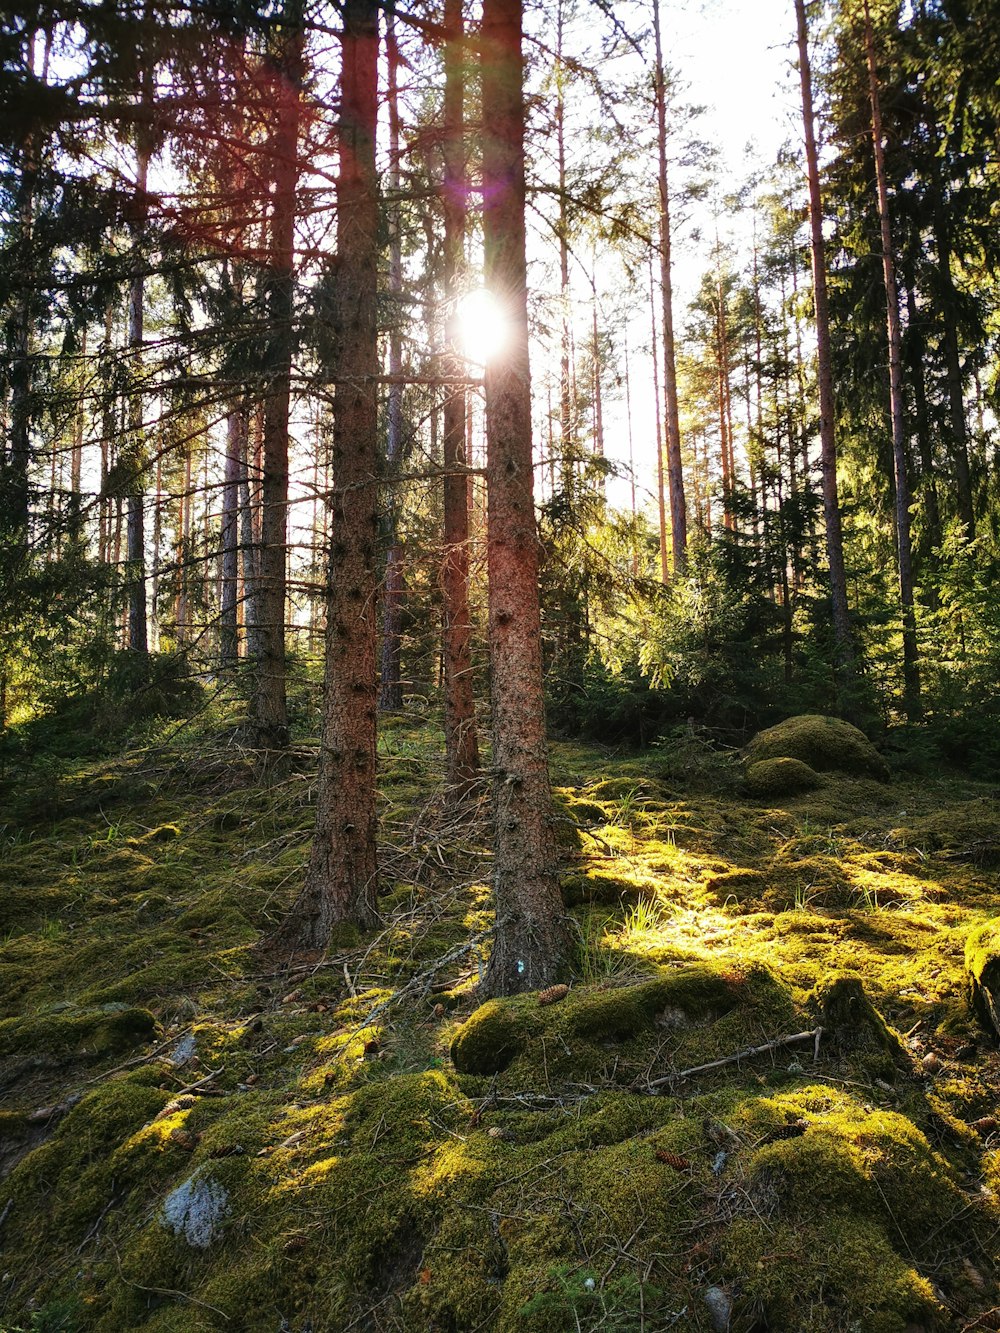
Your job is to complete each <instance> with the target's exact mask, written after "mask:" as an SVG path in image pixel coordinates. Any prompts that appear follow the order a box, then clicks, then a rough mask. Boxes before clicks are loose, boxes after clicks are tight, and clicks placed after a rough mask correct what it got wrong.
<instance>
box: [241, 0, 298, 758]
mask: <svg viewBox="0 0 1000 1333" xmlns="http://www.w3.org/2000/svg"><path fill="white" fill-rule="evenodd" d="M291 8H292V6H291V5H289V6H287V7H286V15H285V21H286V22H287V23H288V31H287V33H286V35H285V38H284V50H283V52H282V55H281V57H280V59H279V60H278V61H277V62H276V68H275V71H274V72H275V80H274V86H275V101H276V110H275V116H276V120H275V125H274V132H273V134H272V136H271V144H270V154H271V177H272V181H273V187H274V193H273V201H272V205H271V210H272V211H271V235H270V254H269V263H268V268H267V272H266V274H265V287H266V292H267V315H268V322H269V329H268V335H269V336H268V370H269V373H270V380H269V383H268V384H267V387H266V390H265V396H264V432H263V469H262V470H263V476H262V486H261V532H260V551H259V553H258V580H257V612H258V615H259V622H258V635H259V648H260V655H259V657H258V658H257V662H256V668H257V670H256V680H255V687H254V699H253V709H252V712H253V726H254V733H255V737H254V738H255V741H256V743H257V744H258V745H259V746H260V747H261V748H262V749H265V750H281V749H284V747H285V746H286V745H287V744H288V708H287V703H286V681H285V614H286V608H285V604H286V579H287V569H286V564H287V555H288V418H289V407H290V400H291V386H292V354H293V350H294V345H295V334H294V290H295V288H294V266H295V215H296V201H295V191H296V186H297V184H298V176H299V156H298V147H299V143H298V141H299V115H300V109H301V100H302V79H303V38H302V30H301V21H300V20H299V18H298V17H297V16H293V15H289V13H288V10H290V9H291Z"/></svg>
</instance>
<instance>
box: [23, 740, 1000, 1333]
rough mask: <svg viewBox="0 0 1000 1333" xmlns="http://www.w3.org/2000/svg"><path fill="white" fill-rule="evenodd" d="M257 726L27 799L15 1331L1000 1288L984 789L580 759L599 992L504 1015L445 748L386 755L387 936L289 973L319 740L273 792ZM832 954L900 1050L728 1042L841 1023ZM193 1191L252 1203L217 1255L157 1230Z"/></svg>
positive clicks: (585, 881) (417, 1327)
mask: <svg viewBox="0 0 1000 1333" xmlns="http://www.w3.org/2000/svg"><path fill="white" fill-rule="evenodd" d="M231 736H232V730H231V725H230V720H229V719H228V718H227V717H222V718H220V717H219V716H215V717H212V716H206V717H205V718H204V719H203V720H202V722H201V723H200V724H199V726H198V727H191V728H188V729H181V730H180V731H176V732H175V734H174V735H173V737H172V739H170V740H169V741H164V740H163V738H162V737H157V736H156V734H155V733H150V735H149V737H148V740H147V745H146V747H145V748H144V749H139V750H136V751H132V752H130V753H129V754H128V755H127V756H124V757H121V758H114V757H109V756H104V757H100V758H97V759H83V760H80V761H79V762H75V763H71V762H69V761H61V762H60V765H59V771H58V775H57V776H56V777H53V775H52V770H51V768H50V769H48V770H46V772H45V773H44V774H43V773H42V772H41V770H35V769H32V768H31V767H30V766H29V767H26V768H25V769H23V770H22V772H21V773H19V774H18V775H17V778H16V780H17V784H18V785H17V791H16V793H8V795H11V796H12V799H13V801H14V804H15V805H16V808H17V810H18V811H19V817H18V818H16V819H15V822H13V823H8V825H7V827H6V828H5V829H4V831H3V836H2V842H0V847H2V860H0V881H2V883H0V996H2V1001H3V1024H2V1026H3V1034H2V1035H3V1046H2V1050H3V1055H2V1057H0V1082H2V1086H3V1088H4V1099H5V1110H4V1111H3V1112H0V1131H2V1132H0V1139H2V1140H3V1142H4V1145H5V1146H4V1149H3V1155H2V1158H0V1167H2V1169H3V1171H4V1172H5V1177H4V1179H3V1180H2V1181H0V1213H3V1214H4V1216H5V1218H6V1222H5V1232H4V1240H5V1245H6V1253H5V1259H4V1270H5V1272H7V1273H8V1274H9V1278H8V1279H7V1280H6V1281H5V1282H4V1284H3V1285H2V1287H0V1328H2V1329H5V1330H6V1329H9V1330H14V1329H25V1330H27V1329H30V1328H36V1329H53V1330H54V1329H62V1330H64V1333H90V1330H94V1331H95V1333H119V1330H122V1329H126V1328H127V1329H142V1330H146V1331H147V1333H195V1331H196V1330H202V1329H217V1328H218V1329H221V1328H230V1329H231V1328H234V1327H239V1328H241V1329H246V1330H248V1333H255V1331H256V1330H258V1329H259V1330H261V1333H264V1331H265V1330H266V1331H267V1333H272V1330H273V1329H275V1328H278V1327H281V1326H285V1327H287V1328H290V1329H296V1330H300V1329H302V1328H305V1327H307V1326H311V1327H312V1329H313V1330H314V1333H336V1331H339V1330H342V1329H345V1328H347V1327H351V1326H354V1327H358V1328H361V1327H367V1328H370V1329H373V1330H376V1333H378V1331H380V1330H384V1331H385V1333H406V1331H408V1330H413V1331H414V1333H418V1331H419V1333H423V1330H426V1329H428V1328H432V1327H436V1328H440V1329H452V1330H464V1329H470V1330H471V1329H474V1328H479V1329H483V1330H487V1329H490V1330H496V1331H497V1333H508V1331H509V1333H514V1331H515V1330H516V1333H525V1331H526V1333H562V1330H564V1329H567V1328H571V1329H572V1328H581V1329H585V1328H591V1329H598V1328H600V1329H612V1330H619V1333H627V1331H631V1330H636V1333H638V1331H639V1330H641V1329H643V1328H646V1329H650V1328H668V1327H672V1326H676V1327H686V1328H692V1329H695V1330H701V1329H706V1330H707V1329H709V1328H711V1327H712V1320H713V1315H712V1309H711V1300H710V1298H709V1293H711V1292H713V1291H718V1292H721V1293H722V1296H721V1297H719V1298H718V1299H723V1297H724V1299H725V1300H726V1301H728V1302H730V1304H731V1305H732V1321H731V1326H732V1329H733V1330H734V1333H739V1330H744V1333H746V1331H748V1330H749V1329H751V1328H752V1327H754V1326H755V1325H756V1326H758V1327H760V1326H767V1327H768V1328H771V1329H774V1330H790V1331H794V1330H803V1331H804V1330H806V1329H808V1330H814V1329H815V1330H818V1331H819V1333H835V1331H840V1330H843V1331H844V1333H846V1331H847V1330H849V1329H853V1328H859V1329H864V1330H869V1329H870V1330H873V1331H874V1333H903V1330H905V1329H906V1328H907V1327H911V1328H912V1327H919V1328H924V1329H946V1328H952V1327H954V1328H960V1327H963V1326H969V1327H972V1326H975V1321H976V1320H978V1319H979V1318H980V1317H981V1316H984V1315H985V1314H986V1312H987V1311H989V1310H992V1309H994V1308H996V1307H997V1306H1000V1288H998V1286H997V1277H998V1264H997V1254H996V1245H995V1239H994V1237H995V1235H996V1234H997V1228H998V1226H1000V1214H998V1211H997V1206H996V1203H995V1192H996V1190H997V1189H998V1188H1000V1171H998V1167H997V1153H996V1151H995V1147H996V1141H995V1138H992V1137H991V1131H989V1130H988V1129H987V1130H985V1131H979V1130H976V1129H974V1128H972V1126H973V1125H974V1124H975V1123H978V1122H980V1121H982V1118H983V1117H986V1116H989V1115H992V1114H993V1113H994V1111H995V1106H996V1104H997V1101H998V1099H1000V1065H998V1060H997V1055H996V1053H995V1051H994V1049H993V1048H992V1046H991V1045H990V1044H989V1042H988V1041H986V1040H985V1039H984V1036H983V1034H982V1032H981V1030H980V1029H979V1027H978V1024H977V1022H976V1020H975V1019H974V1018H973V1016H972V1015H971V1014H970V1012H969V1010H968V1006H967V1002H966V976H965V964H964V950H965V942H966V939H967V938H968V937H969V935H970V933H972V932H973V931H975V930H976V929H978V928H980V927H981V926H983V925H984V924H986V923H988V922H989V921H990V920H991V919H992V918H993V917H994V916H996V915H997V914H998V913H1000V890H998V887H997V882H996V874H995V867H994V866H992V865H991V864H989V863H988V862H985V861H984V853H983V852H982V850H981V848H982V847H983V846H985V847H986V848H987V853H986V854H987V855H988V854H989V843H988V841H984V838H985V837H986V835H988V834H989V833H990V830H991V829H992V831H993V832H994V833H995V832H996V828H995V827H994V826H993V825H991V824H990V823H989V821H990V819H994V821H995V819H996V810H997V806H996V803H995V801H994V799H993V792H992V790H991V789H990V788H988V787H985V786H981V785H976V784H974V783H968V782H965V781H963V780H961V779H957V778H949V779H945V778H941V779H939V780H937V781H927V780H922V781H921V782H920V783H908V782H897V783H896V784H893V785H891V786H888V787H887V786H885V785H884V784H882V783H871V782H866V781H865V780H864V779H861V778H852V777H849V776H844V777H837V776H829V775H828V776H827V778H826V780H825V782H824V785H823V787H822V788H821V789H819V790H817V791H816V792H814V793H810V794H808V795H804V796H797V797H795V798H794V799H792V800H789V801H787V802H785V803H784V804H782V803H781V802H774V801H771V800H769V801H768V802H767V803H764V804H759V803H755V802H753V801H750V800H748V799H746V797H745V796H742V795H740V791H739V784H738V780H737V778H736V776H735V775H734V761H733V758H732V756H731V755H718V756H716V755H714V754H713V752H712V751H711V750H710V748H709V747H707V746H703V745H701V744H700V743H699V746H698V747H697V751H696V753H689V751H691V746H688V747H687V748H686V749H678V748H677V747H676V746H675V747H674V748H673V749H671V750H670V751H669V752H668V753H666V754H659V755H657V754H655V753H654V754H651V755H639V756H621V755H619V756H612V755H608V754H606V753H603V752H599V751H598V750H596V749H594V748H591V747H587V746H582V745H574V744H563V745H557V746H555V747H554V749H553V777H554V782H555V783H556V786H557V789H558V791H559V793H560V794H559V801H560V804H561V807H562V808H563V809H564V810H565V811H566V812H567V814H566V818H565V820H564V821H563V823H561V824H560V827H563V826H565V827H566V828H570V829H571V828H572V827H573V826H574V825H575V826H576V827H579V828H586V829H588V830H590V831H591V833H592V834H594V835H596V836H586V837H582V838H580V839H573V840H569V839H567V841H566V842H565V843H564V844H563V855H564V857H565V865H564V868H563V869H564V873H565V876H566V881H567V883H569V881H572V884H573V894H572V898H573V901H575V902H576V903H577V905H576V906H574V907H573V908H572V909H570V910H571V914H572V917H573V920H574V921H575V923H576V926H577V933H578V938H579V941H580V945H579V950H578V957H577V963H576V973H575V976H574V978H573V985H572V987H571V989H570V992H569V994H568V996H567V997H566V998H565V999H563V1000H561V1001H559V1002H557V1003H554V1004H552V1005H550V1006H547V1007H542V1006H539V1005H538V1003H537V999H536V998H535V997H533V996H527V997H522V998H519V999H517V1000H515V1001H512V1002H502V1001H501V1002H497V1003H496V1005H495V1006H493V1007H492V1008H490V1009H488V1010H485V1009H483V1008H480V1009H478V1010H477V1009H476V1003H475V999H474V995H473V989H474V985H475V981H476V979H477V976H478V975H479V971H480V968H481V966H482V963H483V960H484V957H485V950H486V949H487V948H488V940H486V939H483V938H481V936H482V933H483V932H484V931H485V930H487V929H488V927H489V925H490V923H491V916H490V902H489V892H488V888H487V885H488V883H489V873H490V866H489V859H490V858H489V850H488V843H489V829H488V822H487V819H486V811H485V809H483V810H481V811H480V812H479V815H478V817H477V818H474V819H473V820H471V821H466V822H464V823H462V824H461V825H459V824H457V823H456V822H454V821H453V820H451V819H450V817H449V816H448V815H447V814H446V813H445V811H444V810H443V808H442V805H441V803H440V800H439V793H440V791H441V782H442V763H441V755H440V747H441V738H440V732H439V730H438V729H437V728H436V727H435V726H434V725H433V724H432V723H431V722H428V721H425V720H423V719H419V718H415V717H414V718H407V717H402V718H398V719H393V720H392V724H391V726H390V727H388V728H387V729H386V731H385V732H384V733H383V738H382V740H381V742H380V756H381V762H382V779H381V783H382V785H381V792H380V795H381V803H380V818H381V838H382V875H383V888H384V896H383V899H382V903H383V912H384V923H383V927H382V928H381V929H380V930H379V931H378V932H377V933H375V934H373V935H372V936H369V937H367V938H356V937H355V938H352V937H350V936H345V937H344V938H343V939H341V940H339V941H338V942H337V944H336V947H335V948H334V949H333V950H332V951H331V953H330V954H329V955H328V956H327V957H326V958H325V959H320V960H311V961H310V963H309V965H308V966H302V967H301V968H299V969H298V970H293V971H287V970H282V969H281V968H279V967H277V966H276V965H275V964H274V962H273V961H270V960H269V959H268V955H267V954H266V953H261V952H260V951H259V949H258V945H259V944H260V942H261V940H262V939H263V938H264V937H266V935H267V934H268V932H270V930H271V929H272V928H273V927H274V926H275V925H276V924H277V923H278V922H279V921H280V920H281V917H282V914H283V912H284V911H285V910H286V909H287V907H288V905H289V904H290V902H291V901H292V900H293V899H294V896H295V893H296V891H297V889H298V886H299V883H300V881H301V876H302V873H303V869H304V865H305V861H306V857H307V854H308V845H309V837H310V830H311V823H312V817H313V811H312V801H313V799H314V782H313V773H314V765H315V753H316V752H315V745H314V743H313V742H312V741H311V740H309V738H305V739H304V740H303V741H302V742H301V743H300V744H299V745H298V746H297V748H296V750H295V752H294V754H293V756H292V757H291V759H290V762H289V764H288V766H287V767H286V769H285V770H284V771H283V772H281V773H280V774H279V775H277V776H275V777H273V778H272V779H271V780H269V781H268V782H266V783H261V781H260V780H259V778H258V776H257V775H256V772H255V769H254V764H253V759H252V756H249V755H245V754H242V753H241V752H240V751H239V749H238V748H236V747H234V745H233V744H232V743H231ZM595 773H600V775H601V776H600V778H599V779H597V778H595V777H594V774H595ZM33 784H34V785H33ZM441 960H448V961H446V962H444V963H442V961H441ZM843 971H849V972H853V973H856V974H859V975H860V976H862V977H863V978H864V983H865V992H866V994H867V996H868V998H869V999H870V1000H871V1001H872V1003H873V1004H874V1005H875V1007H876V1009H877V1010H878V1011H879V1013H880V1014H881V1016H882V1018H883V1019H884V1020H885V1021H886V1022H887V1023H888V1024H889V1026H890V1028H891V1029H893V1030H894V1031H895V1032H897V1033H901V1034H906V1035H905V1037H904V1038H901V1045H899V1046H898V1050H899V1051H901V1052H902V1054H901V1055H893V1054H892V1053H891V1051H889V1050H888V1048H886V1047H885V1046H884V1045H883V1046H881V1047H879V1046H877V1045H876V1046H869V1047H867V1048H866V1047H865V1046H864V1045H863V1044H859V1043H855V1044H854V1045H852V1044H851V1041H850V1039H849V1038H850V1035H851V1034H850V1032H849V1031H848V1030H847V1029H845V1030H844V1031H841V1032H831V1033H828V1034H826V1035H824V1038H823V1040H822V1042H821V1047H820V1056H819V1060H818V1062H816V1063H814V1061H813V1052H812V1047H811V1046H799V1047H794V1048H780V1047H776V1048H774V1050H773V1051H772V1052H771V1053H770V1054H765V1055H763V1056H760V1057H754V1058H749V1059H741V1060H739V1061H736V1062H733V1061H731V1059H730V1058H731V1057H732V1056H734V1055H735V1054H737V1053H739V1052H741V1051H745V1050H746V1049H747V1048H750V1047H760V1046H762V1045H765V1044H766V1043H768V1042H770V1041H773V1040H774V1039H776V1038H780V1037H782V1036H784V1035H787V1034H789V1033H794V1032H797V1031H801V1030H805V1029H807V1028H809V1029H811V1028H812V1027H813V1026H814V1025H815V1023H816V1021H817V1019H816V1011H815V1005H816V1003H817V1001H816V996H817V994H819V993H820V990H821V988H822V985H823V983H824V979H825V978H828V977H829V976H830V975H831V974H836V973H839V972H843ZM892 1049H893V1050H896V1049H897V1048H895V1047H894V1048H892ZM175 1051H181V1052H185V1051H186V1052H188V1053H187V1055H185V1056H184V1057H183V1062H182V1063H176V1064H175V1063H173V1062H172V1060H171V1053H172V1052H175ZM463 1051H464V1052H465V1054H464V1055H463V1054H462V1052H463ZM452 1052H455V1053H456V1054H455V1058H453V1057H452ZM498 1052H499V1053H501V1054H502V1057H503V1058H502V1059H501V1058H499V1056H498ZM929 1053H934V1054H936V1056H937V1057H938V1058H939V1062H940V1063H939V1065H938V1067H937V1069H936V1072H933V1073H928V1072H926V1071H925V1069H924V1064H923V1061H924V1057H925V1056H926V1055H928V1054H929ZM178 1058H180V1057H178ZM716 1061H730V1062H729V1063H723V1064H721V1065H718V1066H717V1067H715V1068H712V1069H710V1070H708V1071H706V1072H704V1073H702V1074H698V1075H695V1076H693V1077H687V1078H684V1079H680V1078H679V1076H680V1074H681V1072H682V1071H685V1070H691V1069H696V1068H698V1067H700V1066H702V1065H705V1064H709V1065H711V1064H712V1062H716ZM664 1078H666V1079H667V1082H666V1083H661V1085H660V1087H659V1092H660V1095H658V1096H649V1095H644V1090H646V1089H647V1088H648V1085H649V1084H650V1082H651V1081H656V1080H662V1079H664ZM673 1079H679V1081H676V1082H675V1081H672V1080H673ZM188 1088H193V1091H191V1092H185V1089H188ZM182 1093H183V1094H184V1095H183V1096H182V1097H181V1098H180V1101H179V1103H177V1104H176V1105H175V1104H174V1099H176V1098H177V1097H178V1094H182ZM171 1108H172V1109H171ZM41 1111H44V1112H45V1114H44V1115H40V1116H39V1115H38V1114H37V1113H39V1112H41ZM198 1172H200V1173H203V1174H206V1175H208V1176H210V1178H211V1179H212V1180H213V1181H215V1182H216V1183H217V1184H218V1186H219V1187H220V1189H222V1190H224V1192H225V1194H226V1196H227V1198H228V1199H229V1200H230V1211H229V1214H228V1215H227V1217H226V1219H225V1222H224V1223H223V1226H222V1231H221V1234H220V1237H219V1238H218V1240H216V1241H213V1242H212V1243H211V1244H210V1245H209V1246H208V1247H207V1248H206V1249H205V1250H203V1251H202V1250H193V1249H191V1248H190V1247H189V1246H187V1245H186V1243H185V1242H184V1241H183V1239H178V1238H177V1237H175V1236H173V1235H172V1234H171V1233H169V1232H168V1231H166V1230H165V1229H164V1228H163V1226H162V1225H161V1224H160V1222H159V1221H158V1218H159V1216H160V1213H161V1210H162V1207H163V1201H164V1199H165V1198H166V1197H167V1196H168V1195H169V1194H170V1192H171V1191H173V1190H175V1189H176V1188H177V1187H178V1186H179V1185H181V1184H183V1183H184V1182H185V1181H186V1180H188V1179H189V1178H190V1177H191V1176H192V1174H193V1173H198ZM8 1205H9V1208H8ZM5 1210H7V1211H6V1212H5ZM711 1299H716V1298H715V1297H712V1298H711ZM684 1312H686V1313H684ZM678 1321H679V1322H678ZM981 1326H984V1327H985V1326H987V1325H985V1324H984V1325H981Z"/></svg>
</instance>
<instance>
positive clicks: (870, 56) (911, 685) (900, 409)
mask: <svg viewBox="0 0 1000 1333" xmlns="http://www.w3.org/2000/svg"><path fill="white" fill-rule="evenodd" d="M864 17H865V54H866V57H867V61H868V93H869V97H870V99H871V109H872V147H873V149H874V152H875V186H876V191H877V197H878V216H879V226H880V230H881V237H882V277H883V280H884V282H885V308H886V332H887V336H888V340H889V409H890V416H891V420H892V463H893V475H894V479H895V483H896V554H897V559H898V562H899V601H900V606H901V608H902V613H903V707H904V709H905V711H906V716H907V717H908V718H909V720H910V721H911V722H916V721H918V720H919V718H920V713H921V706H920V664H919V657H918V650H917V625H916V618H915V615H914V609H913V556H912V552H911V546H910V484H909V478H908V477H907V469H906V414H905V408H904V404H903V339H902V333H901V331H900V323H899V294H898V292H897V289H896V267H895V262H894V260H893V254H892V220H891V217H890V214H889V187H888V182H887V178H886V169H885V149H884V146H883V132H882V105H881V98H880V95H879V84H878V68H877V65H876V62H875V39H874V36H873V33H872V21H871V12H870V10H869V7H868V0H864Z"/></svg>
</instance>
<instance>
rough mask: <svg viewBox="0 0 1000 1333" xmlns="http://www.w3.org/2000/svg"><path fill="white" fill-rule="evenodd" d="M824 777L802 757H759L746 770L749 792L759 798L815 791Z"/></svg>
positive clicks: (764, 798) (765, 798)
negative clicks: (803, 760) (802, 759)
mask: <svg viewBox="0 0 1000 1333" xmlns="http://www.w3.org/2000/svg"><path fill="white" fill-rule="evenodd" d="M822 781H823V779H822V778H821V777H820V776H819V774H818V773H817V772H816V771H815V770H814V769H812V768H810V767H809V765H808V764H804V763H802V761H801V760H800V759H759V760H758V761H757V762H756V763H753V764H751V765H750V767H749V768H748V769H747V771H746V778H745V783H746V789H747V794H748V795H750V796H753V797H755V798H756V799H758V800H767V799H770V798H771V797H772V796H796V795H797V794H798V793H799V792H804V791H813V790H814V789H815V788H816V787H819V786H820V785H821V784H822Z"/></svg>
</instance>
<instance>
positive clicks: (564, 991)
mask: <svg viewBox="0 0 1000 1333" xmlns="http://www.w3.org/2000/svg"><path fill="white" fill-rule="evenodd" d="M568 994H569V987H568V986H562V985H560V986H549V987H548V988H547V989H546V990H541V991H539V992H538V1003H539V1004H555V1003H556V1001H557V1000H565V998H566V996H567V995H568Z"/></svg>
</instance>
